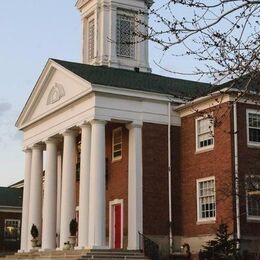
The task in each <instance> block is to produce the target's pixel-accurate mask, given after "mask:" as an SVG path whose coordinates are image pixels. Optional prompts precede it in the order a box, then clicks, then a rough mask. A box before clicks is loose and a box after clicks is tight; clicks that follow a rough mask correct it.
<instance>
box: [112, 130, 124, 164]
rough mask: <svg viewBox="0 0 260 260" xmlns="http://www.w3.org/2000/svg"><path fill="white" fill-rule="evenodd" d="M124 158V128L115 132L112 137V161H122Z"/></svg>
mask: <svg viewBox="0 0 260 260" xmlns="http://www.w3.org/2000/svg"><path fill="white" fill-rule="evenodd" d="M121 158H122V127H119V128H116V129H114V130H113V137H112V160H113V161H115V160H120V159H121Z"/></svg>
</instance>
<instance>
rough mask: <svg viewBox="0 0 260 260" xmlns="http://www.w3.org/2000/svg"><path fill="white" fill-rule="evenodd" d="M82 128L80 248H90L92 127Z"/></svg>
mask: <svg viewBox="0 0 260 260" xmlns="http://www.w3.org/2000/svg"><path fill="white" fill-rule="evenodd" d="M80 127H81V154H80V189H79V237H78V239H79V242H78V247H79V248H84V247H87V246H88V225H89V222H88V221H89V216H88V214H89V181H90V149H91V126H90V125H89V124H83V125H81V126H80Z"/></svg>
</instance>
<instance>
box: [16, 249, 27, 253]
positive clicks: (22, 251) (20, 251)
mask: <svg viewBox="0 0 260 260" xmlns="http://www.w3.org/2000/svg"><path fill="white" fill-rule="evenodd" d="M17 253H26V250H25V249H19V250H18V251H17Z"/></svg>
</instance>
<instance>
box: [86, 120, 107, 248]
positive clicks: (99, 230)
mask: <svg viewBox="0 0 260 260" xmlns="http://www.w3.org/2000/svg"><path fill="white" fill-rule="evenodd" d="M91 124H92V130H91V163H90V198H89V199H90V200H89V246H90V247H91V248H104V247H105V244H106V232H105V231H106V230H105V223H106V222H105V220H106V211H105V210H106V205H105V199H106V198H105V196H106V193H105V191H106V188H105V168H106V166H105V164H106V163H105V124H106V122H104V121H99V120H93V121H92V122H91Z"/></svg>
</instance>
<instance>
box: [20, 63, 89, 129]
mask: <svg viewBox="0 0 260 260" xmlns="http://www.w3.org/2000/svg"><path fill="white" fill-rule="evenodd" d="M90 91H91V84H90V83H89V82H87V81H86V80H84V79H82V78H80V77H78V76H76V75H75V74H74V73H72V72H70V71H68V70H66V69H65V68H63V67H62V66H60V65H59V64H57V63H55V62H54V61H52V60H49V61H48V63H47V65H46V67H45V68H44V70H43V72H42V74H41V76H40V78H39V80H38V82H37V83H36V86H35V87H34V89H33V91H32V93H31V95H30V97H29V99H28V101H27V103H26V105H25V107H24V109H23V111H22V113H21V115H20V117H19V118H18V120H17V123H16V126H17V127H18V128H19V129H21V128H24V127H25V126H27V125H29V124H31V123H33V122H36V121H38V120H40V119H42V118H44V117H46V116H48V115H50V114H52V113H54V112H55V111H57V110H59V109H62V108H63V107H65V106H67V105H68V104H70V103H72V102H74V101H76V100H78V99H79V98H80V97H82V96H84V95H87V94H88V93H89V92H90Z"/></svg>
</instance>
